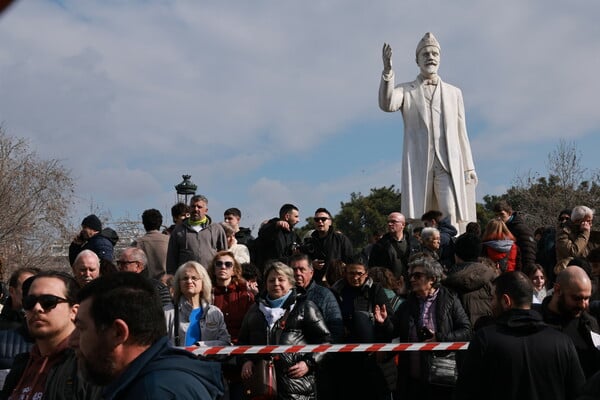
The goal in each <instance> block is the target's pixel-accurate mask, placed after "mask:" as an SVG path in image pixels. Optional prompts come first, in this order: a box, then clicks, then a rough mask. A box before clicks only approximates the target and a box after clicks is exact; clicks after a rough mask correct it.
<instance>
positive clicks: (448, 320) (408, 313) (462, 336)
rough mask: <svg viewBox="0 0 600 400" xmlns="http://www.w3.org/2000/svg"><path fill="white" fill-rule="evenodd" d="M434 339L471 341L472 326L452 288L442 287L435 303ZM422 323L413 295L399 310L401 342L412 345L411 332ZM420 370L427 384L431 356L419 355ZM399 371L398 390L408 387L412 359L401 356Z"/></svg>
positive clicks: (428, 353) (397, 315) (415, 298)
mask: <svg viewBox="0 0 600 400" xmlns="http://www.w3.org/2000/svg"><path fill="white" fill-rule="evenodd" d="M433 306H434V307H435V313H436V314H435V315H436V320H435V337H436V339H437V341H438V342H466V341H468V340H469V339H470V338H471V324H470V323H469V317H467V314H466V313H465V310H464V309H463V306H462V305H461V303H460V300H459V299H458V296H457V295H456V294H455V293H453V292H452V291H450V290H449V289H447V288H445V287H443V286H441V287H440V288H439V292H438V294H437V298H436V300H435V304H434V305H433ZM418 320H419V300H418V298H417V296H416V295H415V294H414V293H411V294H410V295H409V296H408V298H407V299H406V301H405V302H404V303H402V304H401V305H400V307H399V308H398V311H396V321H397V324H398V329H397V331H398V333H399V336H400V342H409V341H410V340H409V330H410V329H411V327H415V328H416V329H418V328H420V327H417V321H418ZM420 356H421V363H420V364H421V370H420V379H421V381H423V382H427V377H428V374H429V366H430V364H431V353H430V352H420ZM399 367H400V372H399V374H398V377H399V380H398V387H399V388H406V387H407V384H406V382H403V381H402V379H406V378H407V377H408V376H409V375H410V374H409V357H408V356H406V355H405V354H402V355H401V357H400V366H399Z"/></svg>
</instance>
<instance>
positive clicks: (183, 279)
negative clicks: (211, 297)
mask: <svg viewBox="0 0 600 400" xmlns="http://www.w3.org/2000/svg"><path fill="white" fill-rule="evenodd" d="M190 279H191V280H192V282H196V281H198V280H200V278H199V277H197V276H184V277H183V278H181V279H179V280H180V281H181V282H187V281H189V280H190Z"/></svg>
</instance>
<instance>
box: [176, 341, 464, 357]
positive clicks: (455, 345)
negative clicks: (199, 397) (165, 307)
mask: <svg viewBox="0 0 600 400" xmlns="http://www.w3.org/2000/svg"><path fill="white" fill-rule="evenodd" d="M468 347H469V342H430V343H364V344H303V345H285V346H283V345H282V346H274V345H267V346H212V347H198V346H189V347H185V349H186V350H187V351H190V352H192V353H194V354H196V355H202V356H209V355H239V354H280V353H361V352H367V353H370V352H374V351H432V350H466V349H467V348H468Z"/></svg>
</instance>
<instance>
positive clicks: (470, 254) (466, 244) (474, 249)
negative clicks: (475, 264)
mask: <svg viewBox="0 0 600 400" xmlns="http://www.w3.org/2000/svg"><path fill="white" fill-rule="evenodd" d="M454 254H456V255H457V256H458V257H460V259H461V260H463V261H477V257H479V256H480V255H481V239H480V238H479V236H477V235H475V234H473V233H463V234H462V235H460V236H459V237H457V238H456V241H455V242H454Z"/></svg>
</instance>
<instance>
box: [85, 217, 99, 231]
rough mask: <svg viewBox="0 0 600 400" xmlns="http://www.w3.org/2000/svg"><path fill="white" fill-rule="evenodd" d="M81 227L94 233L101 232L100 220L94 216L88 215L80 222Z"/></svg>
mask: <svg viewBox="0 0 600 400" xmlns="http://www.w3.org/2000/svg"><path fill="white" fill-rule="evenodd" d="M81 226H85V227H88V228H90V229H93V230H95V231H98V232H100V231H101V230H102V222H101V221H100V218H98V217H96V215H94V214H90V215H88V216H87V217H85V218H84V219H83V221H81Z"/></svg>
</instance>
